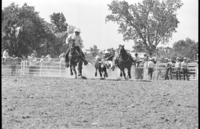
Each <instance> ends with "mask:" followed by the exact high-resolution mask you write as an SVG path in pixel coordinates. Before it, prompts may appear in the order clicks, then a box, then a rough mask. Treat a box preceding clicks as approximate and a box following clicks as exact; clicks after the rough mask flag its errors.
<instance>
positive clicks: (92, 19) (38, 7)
mask: <svg viewBox="0 0 200 129" xmlns="http://www.w3.org/2000/svg"><path fill="white" fill-rule="evenodd" d="M126 1H127V2H128V3H129V4H131V3H138V2H141V1H142V0H126ZM12 2H14V3H15V4H18V5H19V6H20V7H21V6H22V5H23V4H24V3H27V4H28V5H29V6H34V7H35V11H37V12H39V15H40V17H42V18H44V19H45V20H46V21H47V22H50V15H51V14H52V13H54V12H62V13H63V14H64V15H65V17H66V21H67V23H68V24H70V25H73V26H76V27H78V28H80V30H81V36H82V39H83V44H84V46H85V47H84V49H88V48H90V47H92V46H93V45H97V47H98V48H100V49H107V48H112V47H113V48H117V47H118V45H119V44H124V45H125V47H126V48H127V49H130V50H132V46H133V45H134V42H133V41H128V42H127V41H126V42H124V41H123V37H122V35H121V34H119V33H118V31H117V29H118V25H117V24H115V23H112V22H107V23H106V22H105V17H106V15H108V14H110V11H109V10H108V6H107V5H108V4H110V3H111V2H112V0H2V8H4V7H7V6H9V5H10V4H11V3H12ZM182 2H183V4H184V5H183V6H182V7H181V8H180V9H179V10H178V11H177V17H178V20H179V21H180V23H179V24H178V28H177V32H176V33H174V34H173V36H172V38H171V39H170V40H169V43H168V45H165V46H172V45H173V43H174V42H176V41H178V40H182V39H186V38H190V39H192V40H194V41H195V42H198V0H182ZM160 46H162V45H160Z"/></svg>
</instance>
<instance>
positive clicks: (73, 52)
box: [66, 45, 83, 79]
mask: <svg viewBox="0 0 200 129" xmlns="http://www.w3.org/2000/svg"><path fill="white" fill-rule="evenodd" d="M66 56H67V55H66ZM68 59H69V67H70V74H71V76H72V75H73V74H75V79H77V71H76V66H77V65H78V72H79V75H78V76H81V77H82V64H83V61H82V57H81V55H80V53H79V52H78V51H77V49H76V47H75V46H74V45H72V46H71V48H70V51H69V54H68Z"/></svg>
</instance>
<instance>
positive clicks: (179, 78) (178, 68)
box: [175, 57, 181, 80]
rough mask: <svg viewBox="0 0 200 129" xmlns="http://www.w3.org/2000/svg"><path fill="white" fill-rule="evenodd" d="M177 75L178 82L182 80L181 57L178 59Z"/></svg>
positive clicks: (176, 64)
mask: <svg viewBox="0 0 200 129" xmlns="http://www.w3.org/2000/svg"><path fill="white" fill-rule="evenodd" d="M175 73H176V80H181V61H180V58H179V57H177V58H176V63H175Z"/></svg>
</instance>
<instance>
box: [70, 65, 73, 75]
mask: <svg viewBox="0 0 200 129" xmlns="http://www.w3.org/2000/svg"><path fill="white" fill-rule="evenodd" d="M72 67H73V66H72V65H71V64H70V75H71V76H72V75H73V71H72Z"/></svg>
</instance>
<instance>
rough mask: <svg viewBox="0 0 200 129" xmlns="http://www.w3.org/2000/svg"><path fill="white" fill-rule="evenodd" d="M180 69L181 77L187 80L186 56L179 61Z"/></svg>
mask: <svg viewBox="0 0 200 129" xmlns="http://www.w3.org/2000/svg"><path fill="white" fill-rule="evenodd" d="M181 70H182V71H183V77H184V80H185V77H186V79H187V80H189V76H188V63H187V58H186V57H184V58H183V62H181Z"/></svg>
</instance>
